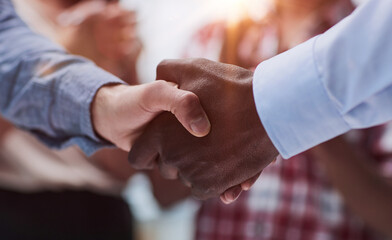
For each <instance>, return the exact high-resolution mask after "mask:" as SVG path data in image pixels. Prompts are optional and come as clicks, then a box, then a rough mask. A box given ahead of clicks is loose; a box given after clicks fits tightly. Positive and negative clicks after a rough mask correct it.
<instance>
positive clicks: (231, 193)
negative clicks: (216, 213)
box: [220, 185, 242, 204]
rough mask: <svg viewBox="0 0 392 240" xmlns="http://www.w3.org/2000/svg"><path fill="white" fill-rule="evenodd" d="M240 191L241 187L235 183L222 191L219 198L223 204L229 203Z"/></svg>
mask: <svg viewBox="0 0 392 240" xmlns="http://www.w3.org/2000/svg"><path fill="white" fill-rule="evenodd" d="M241 193H242V188H241V186H240V185H237V186H234V187H232V188H229V189H228V190H226V191H225V192H224V193H222V194H221V196H220V199H221V201H222V202H223V203H224V204H230V203H233V202H234V201H235V200H237V199H238V197H239V196H240V195H241Z"/></svg>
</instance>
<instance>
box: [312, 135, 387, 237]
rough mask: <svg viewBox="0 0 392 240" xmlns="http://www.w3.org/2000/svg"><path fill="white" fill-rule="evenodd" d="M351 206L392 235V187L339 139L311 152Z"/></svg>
mask: <svg viewBox="0 0 392 240" xmlns="http://www.w3.org/2000/svg"><path fill="white" fill-rule="evenodd" d="M311 153H312V154H313V155H314V156H315V159H318V160H319V161H320V163H321V165H322V166H323V167H324V168H325V171H326V173H327V175H328V177H329V179H330V180H331V181H332V183H333V185H334V186H335V187H336V188H337V190H338V191H339V192H340V193H341V194H342V196H343V198H344V200H345V202H346V204H347V206H348V207H349V208H350V209H351V210H353V211H354V212H355V213H357V214H358V215H359V216H361V217H362V218H363V219H364V220H365V221H366V222H367V223H368V224H369V225H371V226H372V227H374V228H375V229H377V230H379V231H381V232H383V233H385V234H388V235H389V236H392V228H391V226H392V204H391V203H392V185H391V184H390V182H389V181H387V180H386V179H384V178H383V177H382V176H381V175H380V174H379V173H378V172H377V170H376V168H375V167H374V165H372V164H371V162H369V159H366V157H365V155H364V154H361V153H359V152H358V151H357V149H355V148H354V147H352V146H351V145H350V144H348V143H347V142H346V141H345V140H344V138H343V137H338V138H336V139H333V140H331V141H328V142H326V143H324V144H321V145H319V146H317V147H315V148H314V149H312V150H311Z"/></svg>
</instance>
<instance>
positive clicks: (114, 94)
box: [91, 84, 128, 143]
mask: <svg viewBox="0 0 392 240" xmlns="http://www.w3.org/2000/svg"><path fill="white" fill-rule="evenodd" d="M127 88H128V86H126V85H124V84H110V85H105V86H103V87H101V88H100V89H99V90H98V91H97V94H96V95H95V97H94V100H93V102H92V104H91V122H92V124H93V128H94V131H95V133H96V134H97V135H98V136H99V137H101V138H103V139H105V140H107V141H109V142H111V143H113V136H114V133H113V128H112V126H113V123H114V121H115V119H114V117H115V116H114V112H115V109H116V102H118V101H117V98H118V96H119V95H120V93H121V92H123V91H124V90H126V89H127Z"/></svg>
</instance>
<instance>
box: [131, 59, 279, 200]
mask: <svg viewBox="0 0 392 240" xmlns="http://www.w3.org/2000/svg"><path fill="white" fill-rule="evenodd" d="M157 79H164V80H167V81H171V82H174V83H177V84H178V87H179V88H180V89H184V90H188V91H192V92H194V93H195V94H196V95H197V96H198V97H199V99H198V98H194V99H187V101H188V102H187V103H184V104H185V105H186V104H189V105H192V104H193V103H192V101H200V102H201V104H202V106H203V108H204V109H205V111H206V113H207V115H208V117H209V119H210V122H211V126H212V127H211V132H210V134H209V135H207V136H206V137H203V138H197V137H194V136H192V135H191V134H189V133H188V132H187V131H186V130H185V129H184V128H183V127H182V126H181V124H180V123H179V122H178V121H177V120H176V118H175V116H174V115H173V114H170V113H163V114H161V115H159V116H158V117H157V118H156V119H154V120H153V121H152V122H151V123H150V124H149V125H148V127H147V128H146V130H145V132H144V133H143V134H142V135H141V137H139V138H138V139H137V140H136V142H135V144H134V145H133V147H132V149H131V152H130V154H129V161H130V163H131V164H132V166H133V167H135V168H137V169H151V168H153V167H154V166H156V165H158V166H159V167H160V170H161V173H162V175H163V176H165V177H167V178H176V177H179V178H180V179H181V180H182V181H183V182H184V183H185V184H186V185H188V186H190V187H191V188H192V194H193V195H194V196H195V197H196V198H198V199H207V198H211V197H217V196H219V195H221V199H222V201H223V202H225V203H230V202H232V201H234V200H235V199H236V198H237V197H238V195H239V194H240V193H241V191H242V189H243V188H244V187H242V188H241V186H243V185H242V184H245V185H248V186H247V187H245V188H249V187H250V186H249V185H251V184H253V182H254V181H255V180H256V179H257V177H258V176H259V174H260V173H261V172H262V170H263V169H264V168H265V167H266V166H267V165H268V164H269V163H271V162H272V161H273V160H274V159H275V158H276V156H277V155H278V152H277V150H276V149H275V147H274V146H273V144H272V142H271V141H270V139H269V138H268V136H267V134H266V132H265V130H264V128H263V126H262V124H261V121H260V119H259V116H258V114H257V111H256V106H255V102H254V99H253V91H252V79H253V72H252V71H249V70H246V69H243V68H240V67H237V66H234V65H228V64H222V63H217V62H212V61H209V60H205V59H187V60H166V61H163V62H162V63H161V64H160V65H159V66H158V68H157ZM226 190H228V191H226ZM245 190H246V189H245Z"/></svg>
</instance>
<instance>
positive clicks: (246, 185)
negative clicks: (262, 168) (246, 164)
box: [241, 172, 261, 191]
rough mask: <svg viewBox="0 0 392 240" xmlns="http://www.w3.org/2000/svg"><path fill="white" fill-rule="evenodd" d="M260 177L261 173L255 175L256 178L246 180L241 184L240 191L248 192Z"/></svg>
mask: <svg viewBox="0 0 392 240" xmlns="http://www.w3.org/2000/svg"><path fill="white" fill-rule="evenodd" d="M260 175H261V172H260V173H258V174H256V176H254V177H252V178H250V179H248V180H247V181H245V182H243V183H241V188H242V190H244V191H248V190H249V189H250V188H251V187H252V186H253V184H254V183H255V182H256V181H257V179H259V177H260Z"/></svg>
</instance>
